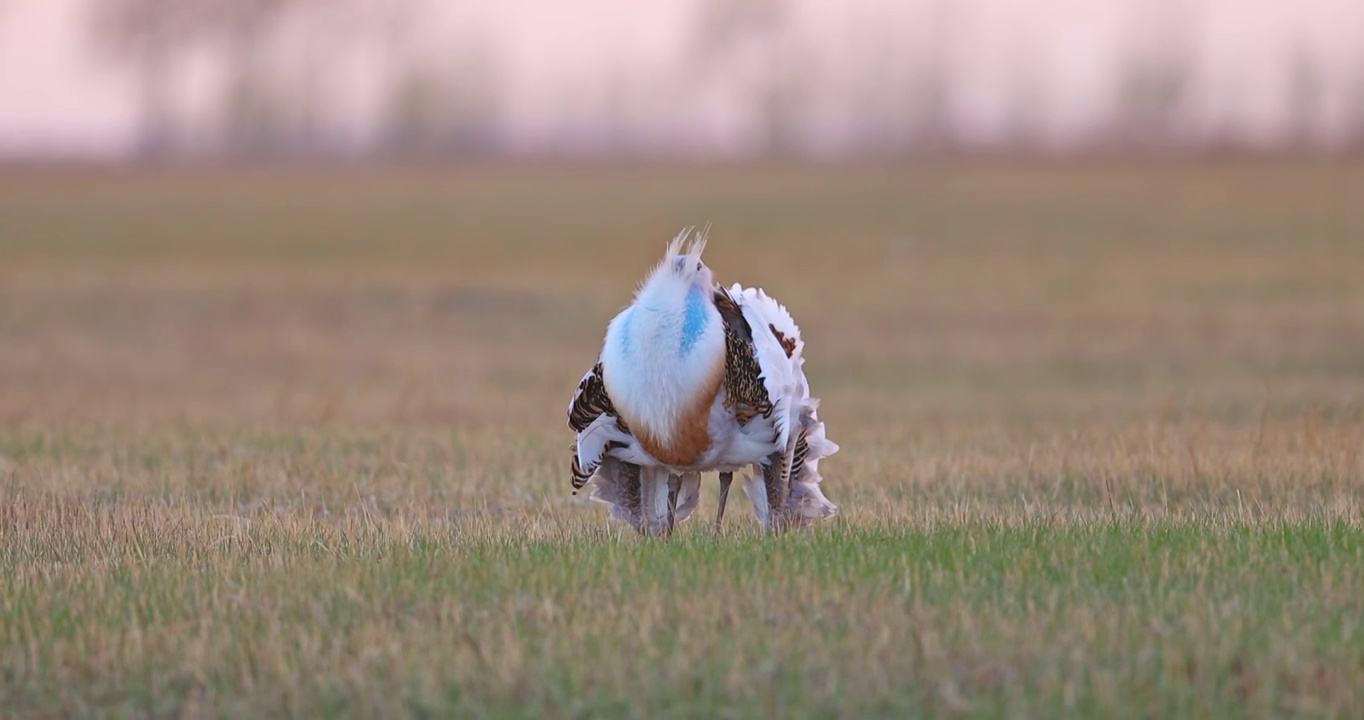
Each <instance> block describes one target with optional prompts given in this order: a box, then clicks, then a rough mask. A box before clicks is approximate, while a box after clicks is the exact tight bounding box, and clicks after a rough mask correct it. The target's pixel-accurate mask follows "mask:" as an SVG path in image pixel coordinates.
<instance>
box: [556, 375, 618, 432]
mask: <svg viewBox="0 0 1364 720" xmlns="http://www.w3.org/2000/svg"><path fill="white" fill-rule="evenodd" d="M602 415H610V416H611V417H614V418H616V425H618V426H619V427H620V429H621V430H625V431H626V432H629V430H628V428H626V427H625V422H624V421H622V420H621V419H620V417H619V416H617V415H616V408H615V406H614V405H612V404H611V397H610V396H609V395H607V394H606V383H605V382H603V381H602V376H601V363H597V364H596V365H593V366H592V369H591V370H589V371H588V373H587V374H586V375H584V376H583V379H582V380H581V381H579V382H578V391H577V392H576V393H574V394H573V402H572V403H571V404H570V405H569V407H568V426H569V427H570V428H573V431H574V432H582V431H583V430H586V429H587V426H588V425H591V424H592V421H593V420H596V419H597V418H599V417H601V416H602Z"/></svg>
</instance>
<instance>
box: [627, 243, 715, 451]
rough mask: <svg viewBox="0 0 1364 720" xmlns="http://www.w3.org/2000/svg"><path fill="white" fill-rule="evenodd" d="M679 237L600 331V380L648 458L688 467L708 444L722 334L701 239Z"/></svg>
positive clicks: (713, 283) (711, 280)
mask: <svg viewBox="0 0 1364 720" xmlns="http://www.w3.org/2000/svg"><path fill="white" fill-rule="evenodd" d="M690 235H691V232H690V230H684V231H683V232H682V233H680V234H679V235H678V236H677V237H675V238H673V240H672V242H670V243H668V250H667V253H666V254H665V255H664V257H663V260H662V262H660V263H659V264H658V265H657V266H656V267H655V268H654V270H653V271H652V272H651V273H650V274H649V276H648V277H647V278H646V279H645V280H644V282H643V283H642V284H641V285H640V288H639V290H638V291H637V292H636V293H635V299H634V302H633V303H631V305H630V307H628V308H626V309H625V310H623V311H621V313H620V314H618V315H617V316H616V317H615V318H614V319H613V320H612V321H611V324H610V325H609V326H608V327H607V330H606V341H605V342H604V343H603V345H602V353H601V363H602V374H603V381H604V383H605V385H606V392H607V394H609V395H610V396H611V402H612V404H614V405H615V407H616V411H617V412H618V413H620V415H621V419H623V420H624V421H625V422H626V423H627V424H628V425H629V426H630V430H631V432H632V433H633V434H634V435H635V437H636V438H638V439H639V440H640V442H641V444H643V445H644V446H645V449H646V450H648V451H649V452H650V454H652V455H654V456H655V457H658V458H659V459H660V460H662V461H663V462H664V463H667V464H671V465H686V464H689V463H690V462H691V461H692V460H693V459H694V458H695V457H696V456H697V455H699V454H700V453H701V452H703V451H704V450H705V449H706V448H707V447H708V446H709V445H710V435H709V430H708V419H709V416H710V408H711V405H712V403H713V401H714V399H715V395H716V392H717V391H718V390H719V387H720V383H721V381H723V379H724V370H725V333H724V326H723V322H722V320H721V318H720V313H719V311H718V310H716V309H715V302H714V299H713V297H712V293H713V292H714V286H715V281H714V278H713V276H712V275H711V272H710V269H709V268H707V267H705V266H704V264H702V263H701V251H702V250H704V249H705V245H706V234H705V232H702V233H700V234H699V235H697V236H695V237H694V238H692V239H691V240H690V241H689V242H686V246H685V247H684V246H683V245H684V241H687V240H688V237H689V236H690Z"/></svg>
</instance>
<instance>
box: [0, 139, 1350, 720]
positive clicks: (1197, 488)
mask: <svg viewBox="0 0 1364 720" xmlns="http://www.w3.org/2000/svg"><path fill="white" fill-rule="evenodd" d="M1362 194H1364V170H1361V169H1360V168H1358V167H1353V166H1347V165H1333V164H1286V163H1280V164H1258V165H1257V164H1244V165H1220V166H1219V165H1182V164H1174V165H1162V164H1151V165H1111V166H1097V165H1095V166H1078V165H1077V166H1046V167H1041V166H1025V165H1020V166H1008V165H988V164H977V165H971V164H958V165H937V166H924V167H917V168H898V169H897V168H855V167H838V168H824V169H817V168H746V167H729V168H563V167H560V168H544V167H540V168H535V167H519V168H506V167H481V168H445V169H438V168H427V169H414V168H406V169H403V168H366V169H345V170H343V169H329V170H320V169H283V170H247V169H233V170H229V169H220V170H212V171H209V170H192V169H164V170H143V171H107V170H83V171H77V170H47V171H18V170H8V171H4V172H0V568H3V573H0V708H3V709H4V712H3V713H0V714H4V715H5V716H6V717H16V718H27V717H54V716H60V717H71V716H76V717H170V716H175V717H261V716H270V717H277V716H292V717H397V716H411V717H423V716H425V717H613V716H630V717H639V716H661V717H674V716H675V717H720V718H725V717H868V716H873V717H875V716H884V717H914V716H953V717H955V716H966V717H1072V716H1073V717H1105V718H1107V717H1283V716H1294V717H1298V716H1301V717H1340V718H1353V717H1358V716H1361V715H1364V690H1361V688H1364V637H1361V635H1364V630H1361V620H1360V618H1364V600H1361V599H1360V588H1364V557H1361V556H1362V555H1364V549H1362V548H1364V504H1362V503H1361V494H1360V493H1361V485H1360V483H1361V478H1364V373H1361V369H1362V368H1364V332H1361V329H1362V328H1364V283H1361V282H1359V279H1360V278H1362V277H1364V205H1361V204H1360V203H1359V202H1358V198H1359V197H1361V196H1364V195H1362ZM707 220H709V221H713V222H714V223H715V227H714V231H713V235H712V241H711V244H710V247H709V248H708V250H707V260H708V262H709V264H710V265H711V266H712V267H713V268H714V269H715V270H716V272H717V275H718V277H719V279H720V280H721V281H722V282H726V283H728V282H733V281H736V280H737V281H742V282H744V283H745V284H756V285H761V286H764V287H766V288H767V289H768V290H769V291H771V292H772V293H774V294H775V295H776V296H777V297H778V298H780V299H781V300H782V301H783V302H784V303H786V304H787V306H788V307H789V308H790V309H791V311H792V312H793V314H794V315H795V317H796V319H797V320H798V321H799V322H800V325H801V328H802V333H803V335H804V337H805V339H806V341H807V364H806V369H807V372H808V373H809V374H810V377H811V382H812V385H813V390H814V393H815V394H816V395H818V396H820V397H821V398H822V399H823V404H822V405H821V417H822V418H823V419H824V420H825V421H826V422H827V423H828V431H829V434H830V437H831V438H832V439H834V440H835V441H837V442H838V443H839V444H840V445H842V448H843V449H842V451H841V452H840V453H839V454H838V455H836V456H834V457H833V458H830V459H829V460H827V461H825V462H824V463H822V464H821V468H820V469H821V471H822V472H823V474H824V475H825V477H826V484H825V489H826V492H827V493H828V495H829V496H830V498H831V499H832V500H833V501H834V502H836V503H838V504H839V505H840V506H841V507H842V511H841V513H840V515H839V516H838V517H837V518H836V519H834V520H832V521H830V522H828V523H825V524H823V525H820V526H818V527H815V528H810V529H808V530H804V531H799V532H788V533H784V534H782V535H780V536H775V537H768V536H764V535H762V534H760V533H759V532H758V529H757V526H756V522H755V521H754V520H753V518H752V511H751V509H750V507H749V506H748V504H747V500H746V498H745V497H744V496H743V494H742V493H741V492H737V491H736V492H735V493H734V495H733V496H732V497H731V504H730V509H729V515H728V518H727V524H726V528H725V531H724V533H723V535H721V536H718V537H717V536H715V535H714V534H713V533H712V532H711V531H710V528H709V526H708V519H709V517H710V516H711V514H712V513H713V512H714V502H715V499H714V496H715V489H716V483H715V481H714V480H713V479H710V478H707V479H706V480H705V481H704V483H703V495H704V496H703V499H702V504H701V507H700V508H699V509H698V511H697V515H696V519H695V520H692V521H689V522H687V523H685V524H684V525H683V526H681V527H680V528H679V531H678V534H677V536H676V537H675V538H674V539H673V540H672V541H671V542H666V543H665V542H658V541H653V540H647V539H644V538H641V537H638V536H636V535H635V534H634V533H633V531H631V530H630V529H629V528H628V527H627V526H625V525H624V524H622V523H620V522H616V521H612V520H610V519H609V518H608V517H607V515H606V513H605V511H604V509H603V508H602V507H601V506H599V505H595V504H592V503H588V502H586V501H584V500H583V499H581V498H574V497H573V496H572V495H571V494H570V488H569V484H568V475H569V473H568V457H569V456H568V446H569V443H570V442H571V433H570V432H569V431H568V429H567V428H566V427H565V419H564V412H565V407H566V404H567V401H568V398H569V396H570V395H571V393H572V388H573V387H574V385H575V383H576V382H577V380H578V378H579V377H580V376H581V374H582V373H583V371H585V370H586V368H587V367H588V366H589V365H590V363H591V362H592V359H593V357H594V356H595V353H596V350H597V348H598V347H599V343H600V341H601V336H602V333H603V331H604V328H605V324H606V322H607V320H608V319H609V318H610V317H611V315H612V314H613V313H614V312H615V311H616V310H617V309H618V308H619V307H620V306H621V305H622V304H623V303H624V302H626V301H627V300H628V297H629V294H630V292H631V290H633V288H634V286H635V283H636V282H637V280H638V278H639V276H640V275H641V274H642V273H643V272H644V271H645V270H646V269H647V268H648V267H649V266H650V265H651V264H652V263H653V262H655V261H656V259H657V258H656V255H657V253H658V251H659V250H661V248H662V247H663V245H664V243H665V242H666V240H667V239H668V238H670V237H671V236H672V235H673V234H674V233H676V231H677V230H678V229H680V228H681V227H682V226H684V225H688V224H695V223H701V222H705V221H707Z"/></svg>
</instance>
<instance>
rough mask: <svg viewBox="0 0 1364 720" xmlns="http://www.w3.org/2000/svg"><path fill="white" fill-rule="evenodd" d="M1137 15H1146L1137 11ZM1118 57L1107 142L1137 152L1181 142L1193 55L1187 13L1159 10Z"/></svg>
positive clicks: (1169, 7) (1178, 8) (1136, 26)
mask: <svg viewBox="0 0 1364 720" xmlns="http://www.w3.org/2000/svg"><path fill="white" fill-rule="evenodd" d="M1139 9H1141V10H1148V9H1150V8H1149V7H1148V6H1145V5H1141V6H1139ZM1152 12H1154V13H1155V15H1153V16H1149V19H1148V20H1147V21H1146V22H1137V23H1134V24H1133V27H1134V30H1133V32H1134V37H1133V38H1132V40H1131V41H1130V42H1129V45H1128V49H1127V51H1126V53H1125V54H1124V55H1123V56H1120V59H1119V67H1118V85H1117V90H1116V96H1115V98H1114V104H1113V117H1112V121H1111V130H1110V132H1109V135H1110V141H1111V142H1112V143H1113V144H1115V145H1118V146H1122V147H1128V148H1136V149H1146V150H1150V149H1156V148H1170V147H1173V146H1176V145H1178V144H1179V143H1180V142H1181V141H1182V140H1183V139H1184V134H1185V131H1186V130H1187V128H1186V127H1184V126H1183V125H1182V121H1183V120H1184V118H1183V117H1182V116H1183V113H1184V112H1185V110H1186V107H1187V105H1188V102H1189V100H1190V97H1191V95H1192V90H1193V79H1194V67H1195V52H1194V50H1195V49H1194V47H1193V43H1192V40H1191V39H1190V27H1189V18H1187V17H1185V16H1184V15H1185V14H1186V13H1187V8H1185V7H1184V6H1182V5H1180V4H1178V3H1173V4H1169V5H1164V6H1157V7H1156V9H1155V10H1154V11H1152Z"/></svg>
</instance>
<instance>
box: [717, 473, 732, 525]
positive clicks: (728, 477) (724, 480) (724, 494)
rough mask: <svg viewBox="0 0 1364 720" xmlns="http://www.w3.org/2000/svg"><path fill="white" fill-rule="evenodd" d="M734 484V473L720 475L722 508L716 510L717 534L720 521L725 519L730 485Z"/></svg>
mask: <svg viewBox="0 0 1364 720" xmlns="http://www.w3.org/2000/svg"><path fill="white" fill-rule="evenodd" d="M732 482H734V473H732V472H722V473H720V507H718V508H716V509H715V532H717V533H718V532H720V521H721V520H723V519H724V517H725V501H726V500H729V484H730V483H732Z"/></svg>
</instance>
